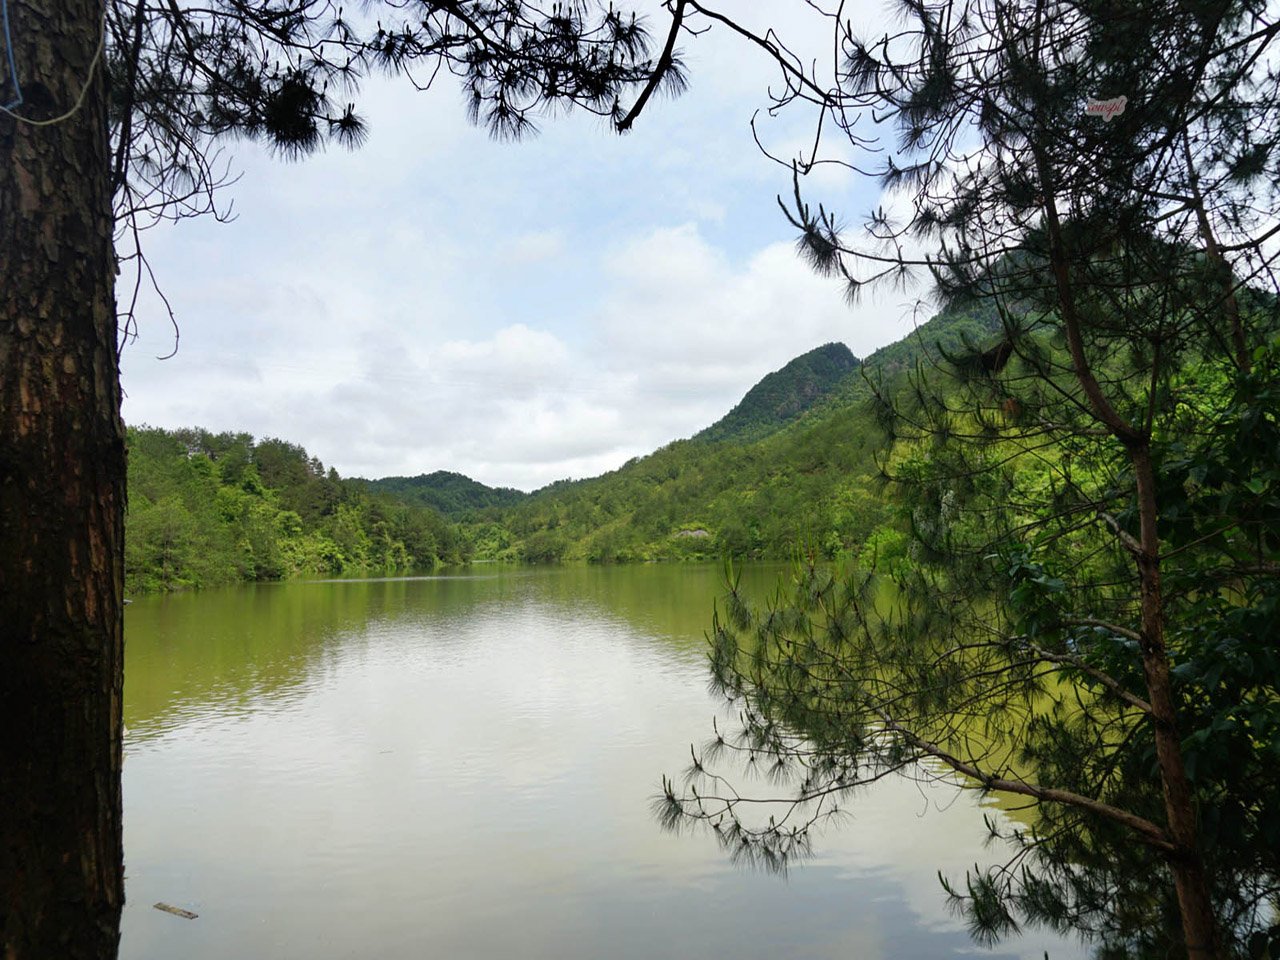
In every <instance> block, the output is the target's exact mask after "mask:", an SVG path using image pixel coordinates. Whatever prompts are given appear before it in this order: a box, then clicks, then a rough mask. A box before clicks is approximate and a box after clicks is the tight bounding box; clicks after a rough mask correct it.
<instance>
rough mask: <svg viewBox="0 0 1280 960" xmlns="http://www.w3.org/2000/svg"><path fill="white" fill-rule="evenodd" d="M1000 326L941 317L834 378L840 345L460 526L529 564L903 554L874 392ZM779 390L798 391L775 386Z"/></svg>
mask: <svg viewBox="0 0 1280 960" xmlns="http://www.w3.org/2000/svg"><path fill="white" fill-rule="evenodd" d="M996 327H997V322H996V320H995V317H994V315H991V314H987V313H985V312H983V311H979V310H966V311H959V312H955V313H944V314H940V315H939V316H937V317H935V318H934V319H932V320H930V321H929V322H928V323H925V324H922V325H921V326H920V327H919V328H918V329H917V330H916V331H914V332H913V333H912V334H911V335H910V336H909V337H907V338H905V339H903V340H901V341H899V342H898V343H896V344H892V345H890V346H889V347H886V348H884V349H883V350H879V351H877V352H876V353H875V354H873V355H872V356H871V357H869V358H868V359H867V360H866V361H864V362H863V363H862V364H856V361H855V362H854V363H853V364H852V365H851V366H850V367H849V369H848V370H847V371H845V372H844V373H843V374H842V375H840V376H838V377H837V376H834V373H835V371H836V370H837V369H838V368H839V366H840V365H841V364H842V363H844V362H848V361H852V355H851V354H849V353H848V351H847V349H846V348H843V347H842V346H840V345H839V344H833V345H828V346H827V347H821V348H819V349H818V350H816V351H812V352H810V353H808V354H805V355H804V356H803V357H800V358H797V361H796V362H793V363H792V364H788V365H787V367H784V368H783V370H781V371H778V373H777V374H770V375H769V377H766V378H765V379H764V380H762V381H761V383H760V384H757V386H756V387H753V388H752V390H751V391H749V392H748V394H747V396H746V397H745V398H744V400H743V402H742V403H741V404H739V405H738V407H737V408H735V411H734V413H732V414H730V415H729V416H728V417H725V418H724V419H723V420H721V421H720V422H719V423H717V424H716V425H715V426H714V427H711V428H708V430H705V431H703V432H702V433H700V434H698V435H696V436H695V437H694V438H692V439H690V440H679V441H676V442H674V443H671V444H668V445H667V446H665V447H663V448H661V449H659V450H657V451H655V452H654V453H652V454H650V455H649V456H647V457H642V458H640V459H638V460H634V461H631V462H630V463H628V464H626V465H625V466H623V467H621V468H619V469H618V470H614V471H612V472H610V473H606V474H604V475H602V476H599V477H594V478H592V479H589V480H579V481H573V482H563V481H562V482H560V483H557V484H555V485H553V486H552V487H547V488H544V489H542V490H539V491H536V492H534V493H533V494H530V495H529V497H528V498H527V499H525V500H522V501H521V502H519V503H516V504H513V505H512V506H510V507H508V508H506V509H504V510H502V511H500V512H495V513H494V514H493V515H491V516H490V517H488V518H486V520H485V521H484V522H474V523H464V524H463V525H462V535H463V536H465V537H467V538H468V539H469V540H470V541H471V544H472V548H473V550H474V552H475V555H476V556H477V557H492V558H497V559H511V560H529V561H547V560H558V559H586V560H589V561H595V562H611V561H626V560H659V559H682V558H699V557H714V556H720V555H723V554H725V553H729V554H733V555H738V556H748V557H756V558H765V557H773V558H784V557H787V556H789V555H790V553H791V552H792V551H794V550H795V548H796V544H798V543H803V544H805V545H806V546H807V547H808V548H810V549H813V550H815V551H817V552H821V553H823V554H826V555H828V556H834V555H837V554H839V553H847V552H861V551H864V550H889V549H900V548H901V545H900V544H897V545H895V544H891V543H887V542H886V543H881V542H879V540H877V537H883V536H897V535H893V534H887V533H886V532H885V531H887V530H889V529H890V528H891V525H886V520H887V519H888V518H889V516H890V513H891V511H892V509H893V506H892V503H891V502H890V500H887V499H886V497H885V495H884V492H883V491H882V490H881V489H880V487H879V485H878V482H877V479H876V478H877V477H878V475H879V467H878V465H877V463H876V456H877V455H878V454H879V453H881V452H882V451H883V449H884V437H883V435H882V433H881V430H880V427H879V425H878V424H877V423H876V420H875V417H874V415H873V414H872V412H871V409H870V404H869V402H868V401H869V400H870V398H871V394H872V390H871V385H870V383H871V382H872V381H876V380H883V381H884V382H886V383H887V384H893V383H895V382H896V381H897V380H898V379H900V378H902V377H903V376H904V374H905V373H906V372H907V371H909V370H912V369H914V368H916V366H917V365H921V366H923V367H924V368H925V370H926V371H928V369H929V367H930V360H929V359H928V358H929V357H933V358H937V357H938V355H939V351H938V349H937V345H938V344H939V343H941V344H942V346H943V348H944V349H946V350H948V351H954V350H956V349H958V348H960V347H961V346H963V344H964V343H965V342H969V343H971V344H973V345H985V344H988V343H989V342H990V341H992V340H993V336H994V333H995V330H996ZM798 361H805V363H799V362H798ZM813 361H816V362H813ZM824 365H825V373H826V374H827V376H826V378H825V379H824V380H823V383H824V387H823V392H817V391H815V393H814V394H813V395H812V396H811V397H809V398H806V402H805V405H804V406H803V407H802V408H800V409H798V410H797V411H796V412H794V413H793V412H790V411H787V412H785V413H783V414H779V413H778V410H779V406H778V404H777V403H776V402H775V401H777V400H779V399H780V398H781V399H785V398H786V397H787V396H792V397H794V396H798V395H800V394H802V393H803V389H802V387H800V386H799V385H800V384H803V383H804V382H806V378H807V377H808V374H807V373H806V372H805V371H806V370H808V371H813V370H814V368H818V369H819V370H822V369H823V367H824ZM788 371H791V372H790V373H788V376H786V377H779V374H783V373H784V372H788ZM864 373H865V374H866V376H864V375H863V374H864ZM770 378H774V379H773V380H772V381H771V380H770ZM815 379H816V378H815ZM779 381H781V383H782V385H783V387H787V386H789V387H790V388H791V389H790V390H788V389H776V388H775V385H776V384H777V383H778V382H779ZM766 384H768V388H767V389H765V387H766ZM890 389H892V387H890ZM748 400H750V401H751V402H750V403H748ZM784 409H785V406H784ZM739 411H741V413H740V414H739Z"/></svg>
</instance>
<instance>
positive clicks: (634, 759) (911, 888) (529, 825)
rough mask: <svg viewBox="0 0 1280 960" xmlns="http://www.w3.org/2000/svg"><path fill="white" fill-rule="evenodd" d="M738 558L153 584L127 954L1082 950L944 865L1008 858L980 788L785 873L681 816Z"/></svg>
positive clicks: (135, 761) (862, 809) (138, 732)
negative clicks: (996, 932)
mask: <svg viewBox="0 0 1280 960" xmlns="http://www.w3.org/2000/svg"><path fill="white" fill-rule="evenodd" d="M777 573H778V570H777V568H775V569H772V570H769V569H755V570H751V571H749V576H750V577H751V578H752V579H753V581H754V583H755V585H756V586H757V587H758V589H760V591H761V592H762V593H763V591H764V588H765V585H766V584H767V583H771V582H772V581H773V579H774V578H776V576H777ZM719 576H720V575H719V571H718V569H717V568H715V567H712V566H691V565H659V566H626V567H586V568H582V567H565V568H538V569H531V568H521V569H497V568H488V567H485V566H478V567H474V568H472V569H471V573H470V574H469V575H458V576H446V577H438V578H420V579H394V580H356V581H338V582H315V583H290V584H280V585H260V586H249V587H240V588H234V589H227V590H218V591H207V592H204V593H199V594H190V595H178V596H169V597H164V596H157V597H143V598H139V599H138V600H136V601H135V602H134V603H133V604H131V605H130V606H129V607H128V608H127V614H126V678H125V724H126V727H127V734H126V737H125V761H124V803H125V858H126V864H125V872H126V875H127V881H126V893H127V897H128V902H127V905H126V907H125V912H124V920H123V939H122V946H121V956H122V957H123V958H125V960H174V958H192V960H198V958H211V960H212V958H217V960H228V958H233V960H235V958H242V960H257V958H299V960H302V958H305V960H328V958H338V957H361V958H364V957H368V958H392V960H398V958H434V957H448V958H460V960H467V958H480V960H484V958H503V960H513V958H516V960H518V958H543V957H546V958H570V960H577V958H614V957H621V958H632V957H634V958H665V957H689V958H703V957H708V958H710V957H732V958H735V960H751V958H778V957H784V956H785V957H788V958H835V957H840V958H859V960H875V958H881V957H883V958H899V957H900V958H942V957H957V956H969V955H973V954H977V955H980V956H987V957H993V958H994V957H999V958H1006V957H1027V958H1032V957H1034V958H1039V957H1041V956H1042V955H1043V953H1044V951H1045V950H1048V951H1049V954H1050V956H1051V957H1054V958H1059V957H1062V958H1071V957H1079V956H1083V955H1084V951H1083V950H1082V948H1081V947H1080V946H1079V945H1078V944H1076V943H1074V942H1063V941H1058V940H1054V939H1052V938H1048V937H1044V936H1028V937H1026V938H1024V939H1021V940H1017V941H1010V942H1006V943H1004V944H1002V945H1001V946H1000V947H998V948H997V949H996V950H994V951H987V950H984V949H981V948H978V947H976V946H975V945H974V944H973V942H972V941H971V940H970V939H969V938H968V937H967V935H966V934H965V933H964V929H963V925H962V924H961V923H960V922H958V921H957V920H956V919H954V918H953V917H952V916H951V915H950V914H949V913H948V910H947V907H946V905H945V902H944V897H943V893H942V890H941V888H940V886H939V884H938V880H937V872H938V871H939V870H942V871H943V872H944V873H946V874H948V875H950V876H951V877H953V878H962V877H963V873H964V870H965V868H966V867H970V868H971V867H972V866H973V864H974V863H987V862H990V861H992V860H995V859H997V858H1001V857H1002V856H1007V853H1006V852H1005V851H1004V850H1003V849H1002V848H996V849H992V850H987V849H985V848H984V838H985V836H986V828H985V827H984V825H983V821H982V816H983V814H984V813H986V814H987V815H992V816H997V817H1001V816H1004V814H1003V813H1002V812H1001V811H1000V810H999V809H998V808H995V807H986V808H984V807H981V806H979V804H978V800H977V797H976V794H975V793H974V792H973V791H961V790H957V789H955V788H953V787H950V786H945V785H942V786H934V787H932V788H924V787H922V786H920V785H919V784H917V783H915V782H913V781H910V780H907V779H902V778H899V779H894V780H889V781H885V782H882V783H880V784H877V785H876V786H874V787H872V788H870V789H868V790H867V791H866V792H864V793H862V794H860V795H858V796H857V797H856V798H854V800H853V802H852V803H850V805H849V809H850V812H851V817H850V819H848V820H847V821H846V822H845V823H843V824H842V825H841V826H840V827H839V828H838V829H828V830H826V831H824V832H823V833H822V834H820V835H819V836H818V837H817V839H816V842H815V854H816V855H815V857H814V858H813V859H812V860H810V861H808V862H806V863H805V864H804V865H802V866H799V867H796V868H793V870H792V871H791V872H790V874H789V875H788V876H787V877H785V878H783V877H779V876H777V875H770V874H764V873H759V872H753V871H750V870H748V869H745V868H742V867H738V866H735V865H733V864H732V863H731V862H730V861H729V859H728V857H727V855H726V854H725V853H724V852H723V851H722V850H721V849H720V847H719V846H718V845H717V844H716V843H715V841H714V838H713V837H711V836H709V835H706V834H703V833H699V832H694V833H691V834H685V835H681V836H673V835H671V834H668V833H664V832H663V831H662V830H661V829H660V828H659V826H658V825H657V823H656V821H655V820H654V819H653V817H652V815H651V813H650V810H649V803H650V799H651V798H652V796H653V795H654V794H655V793H657V792H658V790H659V785H660V779H661V776H662V774H664V773H666V774H669V775H679V774H680V773H682V771H683V769H684V767H685V766H686V764H687V763H688V760H689V745H690V743H702V742H704V741H705V740H706V739H707V737H708V736H709V735H710V733H711V721H712V717H713V716H716V715H720V716H722V717H723V716H724V711H723V708H722V705H721V704H720V702H719V700H718V698H716V697H713V696H712V695H710V694H709V693H708V692H707V689H706V684H707V668H706V662H705V658H704V654H703V639H702V637H703V632H704V631H705V630H706V629H707V627H708V626H709V624H710V619H711V603H712V600H713V598H714V597H715V596H716V595H717V593H718V592H720V589H721V588H720V586H719ZM157 902H165V903H168V904H172V905H174V906H177V907H180V908H183V909H186V910H190V911H192V912H194V913H197V914H199V917H198V919H195V920H188V919H183V918H181V917H177V916H174V915H171V914H168V913H164V912H161V911H159V910H155V909H153V908H152V904H154V903H157Z"/></svg>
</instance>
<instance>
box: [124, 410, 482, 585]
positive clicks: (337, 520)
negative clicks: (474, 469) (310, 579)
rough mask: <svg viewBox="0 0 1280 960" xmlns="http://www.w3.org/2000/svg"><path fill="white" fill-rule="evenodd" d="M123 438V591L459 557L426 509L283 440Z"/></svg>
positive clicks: (388, 568)
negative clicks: (407, 503) (126, 496)
mask: <svg viewBox="0 0 1280 960" xmlns="http://www.w3.org/2000/svg"><path fill="white" fill-rule="evenodd" d="M128 444H129V510H128V515H127V518H126V538H125V581H126V589H127V590H128V591H129V592H132V593H138V592H142V591H148V590H173V589H178V588H182V587H202V586H213V585H216V584H223V583H234V582H237V581H242V580H279V579H283V578H286V577H292V576H297V575H300V574H312V575H321V574H350V573H365V572H370V571H385V572H394V571H407V570H412V569H423V568H427V569H430V568H432V567H434V566H436V565H438V564H441V563H458V562H461V561H463V560H464V559H466V558H467V556H468V551H467V545H466V542H465V541H464V540H462V539H460V538H459V537H458V535H457V532H456V530H455V529H454V527H453V526H452V525H451V524H449V523H448V522H447V521H445V520H444V518H443V517H441V516H440V514H438V513H437V512H436V511H434V510H431V509H428V508H423V507H414V506H405V505H403V504H401V503H399V502H397V501H396V500H395V499H394V498H392V497H390V496H387V495H385V494H373V493H370V492H369V491H368V490H367V489H366V486H365V484H364V482H363V481H359V480H344V479H342V478H340V477H339V476H338V474H337V472H336V471H335V470H332V469H330V470H327V471H326V470H325V468H324V465H323V464H322V463H321V462H320V461H319V460H317V459H316V458H314V457H310V456H308V455H307V452H306V451H305V450H304V449H302V447H299V446H297V445H295V444H292V443H287V442H285V441H283V440H270V439H268V440H260V441H257V442H255V441H254V439H253V437H251V436H249V435H248V434H245V433H235V434H232V433H220V434H216V435H215V434H211V433H209V432H207V431H205V430H199V429H188V430H172V431H170V430H159V429H154V428H150V427H131V428H130V429H129V433H128Z"/></svg>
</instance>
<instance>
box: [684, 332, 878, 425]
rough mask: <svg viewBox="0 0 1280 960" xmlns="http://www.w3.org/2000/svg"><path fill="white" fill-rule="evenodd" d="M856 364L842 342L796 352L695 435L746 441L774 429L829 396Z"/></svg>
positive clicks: (856, 361) (855, 358) (789, 421)
mask: <svg viewBox="0 0 1280 960" xmlns="http://www.w3.org/2000/svg"><path fill="white" fill-rule="evenodd" d="M857 367H858V358H857V357H855V356H854V355H853V354H852V353H850V352H849V348H848V347H846V346H845V345H844V344H843V343H828V344H824V345H823V346H821V347H817V348H815V349H813V350H810V351H809V352H808V353H805V354H801V355H800V356H798V357H796V358H795V359H794V360H792V361H791V362H790V363H788V364H787V365H786V366H785V367H783V368H782V369H781V370H775V371H774V372H773V373H770V374H768V375H767V376H766V377H765V378H764V379H763V380H761V381H760V382H759V383H757V384H756V385H755V386H754V387H752V388H751V389H750V390H748V391H747V394H746V396H744V397H743V398H742V400H741V401H740V402H739V403H738V405H737V406H735V407H734V408H733V409H732V410H730V411H729V413H727V414H725V416H724V417H722V418H721V419H720V420H718V421H716V422H715V423H714V424H712V425H711V426H709V427H707V428H706V429H705V430H702V431H701V432H699V433H697V434H695V435H694V439H695V440H704V441H706V442H708V443H725V442H733V443H749V442H751V441H753V440H760V439H763V438H764V437H767V436H769V435H770V434H773V433H777V432H778V431H779V430H781V429H782V428H783V427H785V426H786V425H787V424H788V423H791V422H792V421H793V420H796V419H797V418H798V417H800V416H801V415H802V414H803V413H804V412H805V411H806V410H809V409H810V408H812V407H813V406H814V405H815V404H816V403H818V402H819V401H820V400H822V398H824V397H826V396H827V395H829V394H830V393H831V392H832V391H833V390H835V389H836V387H837V386H838V385H839V384H840V382H841V381H842V380H844V379H845V378H846V377H847V376H849V374H850V373H852V372H853V371H854V370H856V369H857Z"/></svg>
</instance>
